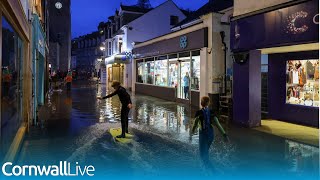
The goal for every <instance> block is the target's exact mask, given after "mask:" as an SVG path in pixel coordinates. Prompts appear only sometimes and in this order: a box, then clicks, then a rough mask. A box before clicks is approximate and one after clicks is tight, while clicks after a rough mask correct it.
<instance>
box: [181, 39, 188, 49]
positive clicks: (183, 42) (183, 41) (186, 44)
mask: <svg viewBox="0 0 320 180" xmlns="http://www.w3.org/2000/svg"><path fill="white" fill-rule="evenodd" d="M187 46H188V37H187V36H181V37H180V48H182V49H185V48H186V47H187Z"/></svg>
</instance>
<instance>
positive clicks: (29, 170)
mask: <svg viewBox="0 0 320 180" xmlns="http://www.w3.org/2000/svg"><path fill="white" fill-rule="evenodd" d="M1 170H2V175H3V176H7V177H10V176H13V177H19V176H64V177H67V176H73V177H74V176H94V173H95V168H94V166H92V165H89V166H81V165H79V163H78V162H76V163H75V164H74V163H73V164H72V163H70V162H67V161H60V162H59V164H58V165H23V166H20V165H14V164H13V163H12V162H6V163H4V164H3V165H2V169H1Z"/></svg>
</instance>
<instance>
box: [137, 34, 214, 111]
mask: <svg viewBox="0 0 320 180" xmlns="http://www.w3.org/2000/svg"><path fill="white" fill-rule="evenodd" d="M207 34H208V32H207V28H203V29H200V30H197V31H193V32H190V33H187V34H181V35H179V36H176V37H172V38H170V39H166V38H165V37H164V39H166V40H162V41H158V42H155V43H152V44H149V45H146V46H139V47H137V48H134V49H133V52H134V56H135V60H134V69H133V72H134V74H133V75H132V76H133V77H135V78H133V79H135V80H134V82H133V83H134V84H133V86H134V90H135V92H137V93H142V94H146V95H150V96H154V97H158V98H162V99H166V100H170V101H177V102H181V103H186V104H192V105H194V106H199V98H200V82H201V80H200V79H201V78H200V76H201V71H200V66H201V65H200V64H201V61H206V56H205V55H204V54H205V53H206V51H204V50H203V48H205V47H207V43H208V38H207ZM201 55H202V56H201ZM201 57H202V59H201Z"/></svg>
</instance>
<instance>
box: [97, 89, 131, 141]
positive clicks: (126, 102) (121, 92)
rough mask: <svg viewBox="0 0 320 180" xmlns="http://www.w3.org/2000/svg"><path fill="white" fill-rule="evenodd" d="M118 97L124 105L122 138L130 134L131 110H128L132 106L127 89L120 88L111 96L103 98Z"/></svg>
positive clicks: (122, 110)
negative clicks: (129, 117)
mask: <svg viewBox="0 0 320 180" xmlns="http://www.w3.org/2000/svg"><path fill="white" fill-rule="evenodd" d="M115 95H118V96H119V99H120V102H121V104H122V108H121V128H122V134H121V135H122V136H125V133H128V121H129V119H128V116H129V111H130V109H129V108H128V105H129V104H132V102H131V98H130V95H129V94H128V93H127V91H126V89H125V88H124V87H122V86H120V87H119V88H118V89H117V90H116V91H114V92H113V93H111V94H109V95H108V96H105V97H103V99H107V98H110V97H112V96H115Z"/></svg>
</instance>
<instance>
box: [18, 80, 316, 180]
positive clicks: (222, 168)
mask: <svg viewBox="0 0 320 180" xmlns="http://www.w3.org/2000/svg"><path fill="white" fill-rule="evenodd" d="M109 93H110V91H109V90H108V89H107V88H106V87H105V86H104V85H99V86H96V85H95V84H89V83H75V84H74V85H73V89H72V92H71V94H70V95H71V96H70V95H67V94H65V93H63V92H62V93H61V94H58V93H54V94H52V96H51V97H50V99H49V103H50V107H52V113H53V114H52V117H51V120H49V121H51V122H52V121H55V123H56V124H58V125H59V126H57V127H55V128H53V127H52V126H53V124H54V123H47V126H49V127H47V129H48V130H50V131H57V132H59V136H60V137H62V138H63V142H62V143H58V144H57V143H56V144H55V146H57V147H51V146H50V145H49V146H46V147H48V148H49V149H48V150H44V149H43V148H44V147H30V146H27V147H26V148H25V150H24V151H23V152H29V153H31V154H30V155H29V156H28V157H30V158H31V157H32V160H37V158H36V157H34V156H35V155H34V154H32V152H33V151H35V152H42V151H48V152H51V151H53V150H54V149H57V148H58V149H60V150H59V152H61V151H62V152H63V153H62V154H59V153H56V151H54V152H55V153H51V154H50V156H49V157H47V158H46V159H55V160H56V159H60V160H61V159H68V160H76V161H79V162H80V163H81V161H82V162H84V163H86V162H87V161H90V163H91V162H94V163H95V165H96V166H97V169H98V170H99V172H103V174H104V175H115V174H117V173H120V174H121V169H123V168H125V169H126V173H128V174H132V175H136V176H138V175H154V174H158V175H161V176H165V175H166V176H170V175H173V174H175V175H177V176H179V177H188V178H190V177H195V176H201V177H202V176H204V177H205V176H206V177H208V176H207V172H206V171H205V170H204V169H203V167H202V165H201V163H200V161H199V158H198V146H197V144H198V137H197V136H194V138H193V139H192V141H191V142H190V140H189V132H190V128H191V126H192V124H193V118H192V116H193V115H194V113H195V110H196V109H192V108H190V107H189V106H185V105H183V104H177V103H174V102H168V101H164V100H161V99H157V98H153V97H149V96H143V95H138V94H132V101H133V104H134V106H133V109H132V110H131V112H130V121H131V123H130V128H129V131H131V132H132V133H134V135H135V141H134V142H133V144H131V145H129V146H122V145H119V144H117V143H114V141H113V139H112V138H111V136H110V134H109V133H108V129H109V128H113V127H120V123H119V122H120V107H121V106H120V102H119V98H118V97H117V96H115V97H113V98H110V99H106V100H97V99H96V97H97V96H100V95H101V96H104V95H106V94H109ZM53 107H56V110H55V111H53ZM52 119H55V120H52ZM64 121H66V122H69V121H70V124H69V123H68V126H67V125H63V122H64ZM61 123H62V125H60V124H61ZM50 126H51V127H50ZM54 129H55V130H54ZM61 132H69V134H66V133H61ZM216 132H218V131H217V130H216ZM228 132H229V136H230V139H231V142H230V143H224V142H223V141H222V137H221V135H220V134H218V133H216V134H217V135H216V138H215V141H214V144H213V146H212V148H211V150H210V157H211V160H212V161H213V162H214V164H215V165H216V166H217V167H218V169H219V173H220V174H222V175H225V176H230V177H231V176H235V175H239V174H241V173H243V174H251V175H253V176H254V175H259V174H263V175H279V176H280V175H283V176H286V175H288V176H299V177H300V175H302V174H304V175H305V174H307V175H308V176H311V175H312V177H317V176H318V169H319V164H318V162H319V156H318V155H319V153H318V151H319V149H318V148H316V147H312V146H307V145H303V144H300V143H296V142H292V141H288V140H286V139H283V138H280V137H276V136H272V135H268V134H265V133H261V132H257V131H254V130H250V129H246V128H237V127H229V128H228ZM49 134H50V133H49ZM51 134H52V133H51ZM33 138H34V137H33ZM41 138H44V137H41ZM56 138H57V136H50V137H47V141H48V142H52V141H53V142H60V140H56ZM27 141H29V144H32V142H33V141H32V138H29V139H28V138H27ZM52 146H53V145H52ZM28 148H30V149H28ZM32 148H39V149H36V150H34V149H32ZM24 160H25V161H28V160H30V159H28V158H25V159H24ZM119 162H121V163H122V164H120V163H119ZM123 164H125V167H123Z"/></svg>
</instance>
